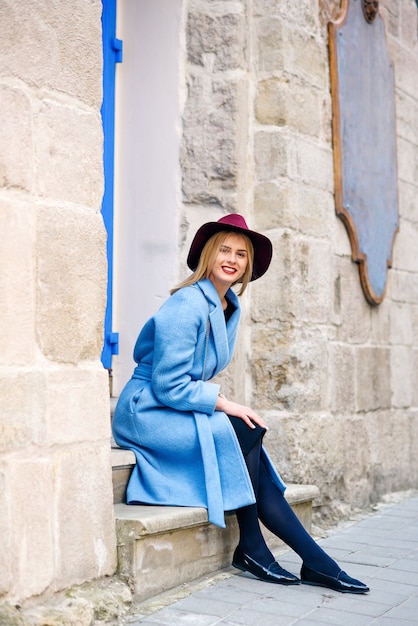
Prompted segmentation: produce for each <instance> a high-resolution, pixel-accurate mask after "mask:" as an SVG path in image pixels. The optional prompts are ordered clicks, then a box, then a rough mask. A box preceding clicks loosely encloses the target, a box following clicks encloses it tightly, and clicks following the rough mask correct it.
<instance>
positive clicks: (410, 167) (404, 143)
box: [397, 137, 418, 183]
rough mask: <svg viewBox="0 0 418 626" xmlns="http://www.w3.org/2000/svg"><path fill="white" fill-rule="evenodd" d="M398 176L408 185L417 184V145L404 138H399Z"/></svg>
mask: <svg viewBox="0 0 418 626" xmlns="http://www.w3.org/2000/svg"><path fill="white" fill-rule="evenodd" d="M397 146H398V147H397V157H398V176H399V178H401V179H402V180H404V181H406V182H408V183H414V182H415V183H416V180H417V172H418V165H417V162H416V158H415V155H416V150H417V145H416V143H415V144H414V143H412V142H411V141H408V140H406V139H403V138H402V137H398V138H397Z"/></svg>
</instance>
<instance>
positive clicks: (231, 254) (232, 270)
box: [209, 234, 248, 291]
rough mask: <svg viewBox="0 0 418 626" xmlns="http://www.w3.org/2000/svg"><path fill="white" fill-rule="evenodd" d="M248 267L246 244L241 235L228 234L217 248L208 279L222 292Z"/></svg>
mask: <svg viewBox="0 0 418 626" xmlns="http://www.w3.org/2000/svg"><path fill="white" fill-rule="evenodd" d="M247 265H248V249H247V242H246V241H245V239H244V237H241V235H235V234H229V235H228V236H227V238H226V239H225V240H224V242H223V243H221V244H220V246H219V251H218V254H217V255H216V257H215V261H214V263H213V266H212V268H211V270H210V272H209V278H210V280H211V281H212V282H213V284H214V285H215V287H217V288H218V287H219V288H220V289H221V290H222V291H223V290H225V291H226V290H227V289H228V288H229V287H230V286H231V285H233V284H234V283H236V282H237V281H238V280H239V279H240V278H242V276H243V275H244V272H245V270H246V267H247Z"/></svg>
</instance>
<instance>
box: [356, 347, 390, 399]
mask: <svg viewBox="0 0 418 626" xmlns="http://www.w3.org/2000/svg"><path fill="white" fill-rule="evenodd" d="M356 361H357V368H356V370H357V380H356V388H357V396H356V404H357V411H373V410H378V409H386V408H389V407H390V405H391V371H390V366H391V363H390V350H389V349H387V348H380V347H369V346H362V347H358V348H357V349H356Z"/></svg>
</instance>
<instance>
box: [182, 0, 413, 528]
mask: <svg viewBox="0 0 418 626" xmlns="http://www.w3.org/2000/svg"><path fill="white" fill-rule="evenodd" d="M351 1H359V0H351ZM338 14H339V2H337V1H334V0H328V1H326V0H322V1H319V2H318V1H312V0H301V1H300V2H297V3H294V2H287V1H286V2H283V1H281V2H278V1H276V0H253V1H244V0H242V1H239V0H236V1H231V2H221V3H213V2H209V1H208V0H196V1H195V2H193V3H190V4H189V5H188V15H187V33H186V34H187V65H186V82H187V93H188V97H187V99H186V102H185V111H184V128H183V131H184V136H183V149H182V171H183V198H184V211H183V223H184V226H185V229H188V231H187V232H188V233H189V236H191V233H193V232H194V230H195V228H196V226H198V225H199V224H200V223H202V222H203V221H205V220H207V219H218V218H219V217H220V216H221V215H222V214H223V213H225V212H226V211H231V210H232V211H239V212H241V213H243V214H244V215H245V216H246V217H247V218H248V221H249V222H250V224H252V225H253V226H254V227H256V228H259V229H261V230H262V231H264V232H265V233H266V234H268V235H269V236H270V237H271V239H272V241H273V244H274V259H273V262H272V266H271V269H270V270H269V274H268V275H267V276H266V277H264V278H263V279H261V280H260V281H259V282H257V283H255V284H254V285H251V286H250V290H249V291H250V295H248V296H245V297H244V300H245V307H246V310H247V314H246V318H245V320H244V327H243V329H242V331H241V339H242V346H241V347H240V349H239V351H238V354H237V358H236V359H235V365H234V370H233V372H232V373H231V372H230V373H228V374H227V375H226V376H224V377H223V384H224V388H225V389H227V391H228V392H229V393H230V394H231V395H234V396H235V397H236V396H238V397H241V398H244V399H245V400H246V401H247V402H252V404H253V406H254V408H257V409H258V410H259V411H260V412H261V413H262V414H263V415H264V416H265V417H266V418H267V419H268V422H269V425H270V431H269V433H268V436H267V439H266V445H268V448H269V450H270V452H271V454H272V456H273V458H274V459H275V461H276V462H277V464H278V466H279V468H280V469H281V471H282V473H283V475H284V477H285V478H286V479H287V480H288V481H292V482H302V483H314V484H315V485H317V486H318V487H319V488H320V492H321V497H320V501H319V502H318V504H319V510H320V514H321V517H322V522H324V521H326V520H327V519H328V518H329V519H334V520H335V519H336V518H338V517H341V516H343V515H345V514H347V513H348V511H349V510H350V509H352V508H355V507H364V506H367V505H369V504H370V503H372V502H374V501H376V500H377V499H378V498H379V496H381V495H382V494H383V493H386V492H389V491H393V490H402V489H407V488H411V487H417V486H418V460H417V456H416V454H415V453H414V450H415V451H416V450H417V449H418V414H417V405H418V393H417V389H418V375H417V357H418V350H417V330H416V329H417V328H418V324H417V315H418V306H417V305H418V260H417V255H416V252H415V251H416V250H417V246H418V234H417V226H418V212H417V210H418V205H417V202H416V197H417V175H416V174H417V162H418V161H417V159H418V146H417V143H418V129H417V123H416V120H417V108H418V81H417V75H418V57H417V6H416V3H415V2H414V1H413V0H402V1H401V2H397V1H394V0H392V1H390V0H385V1H384V2H380V14H381V15H382V17H383V19H384V22H385V27H386V31H387V42H388V48H389V54H390V57H391V59H392V61H393V64H394V71H395V81H396V108H397V120H396V125H397V148H398V172H399V183H398V184H399V209H400V232H399V234H398V236H397V238H396V241H395V248H394V257H393V268H392V269H391V270H390V272H389V281H388V289H387V294H386V297H385V300H384V302H383V303H382V304H381V305H380V306H378V307H375V308H373V307H371V306H370V305H369V304H368V303H367V302H366V300H365V298H364V295H363V292H362V289H361V285H360V280H359V272H358V268H357V266H356V265H355V264H354V263H353V262H352V261H351V249H350V243H349V239H348V236H347V233H346V231H345V228H344V226H343V223H342V222H341V221H340V220H339V219H338V218H337V217H336V214H335V205H334V195H333V194H334V182H333V176H334V174H333V146H332V129H331V120H332V107H331V95H330V68H329V51H328V33H327V23H328V22H329V20H331V19H336V17H337V16H338ZM188 243H189V238H188V237H186V238H185V244H184V246H183V254H184V253H185V251H186V250H187V246H188Z"/></svg>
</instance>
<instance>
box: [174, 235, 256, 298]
mask: <svg viewBox="0 0 418 626" xmlns="http://www.w3.org/2000/svg"><path fill="white" fill-rule="evenodd" d="M229 235H239V236H240V237H242V238H243V239H244V240H245V243H246V245H247V253H248V263H247V267H246V268H245V272H244V275H243V276H242V277H241V278H240V279H238V280H237V281H236V283H233V284H234V285H235V284H237V283H242V284H241V289H240V290H239V292H238V295H239V296H242V294H243V293H244V291H245V290H246V288H247V285H248V283H249V282H250V280H251V276H252V273H253V263H254V246H253V244H252V241H251V239H250V238H249V237H247V235H244V233H237V232H236V231H233V230H221V231H219V232H218V233H215V234H214V235H212V237H210V238H209V239H208V240H207V242H206V243H205V245H204V247H203V250H202V252H201V255H200V258H199V264H198V266H197V268H196V269H195V271H194V272H193V274H191V276H189V277H188V278H186V279H185V280H183V281H182V282H181V283H180V284H179V285H177V287H174V289H171V291H170V294H171V295H173V293H176V291H178V290H179V289H182V288H183V287H189V286H190V285H194V284H195V283H197V281H198V280H202V278H209V274H210V272H211V270H212V267H213V264H214V262H215V259H216V256H217V254H218V252H219V248H220V246H221V245H222V244H223V242H224V241H225V240H226V239H227V238H228V236H229Z"/></svg>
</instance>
